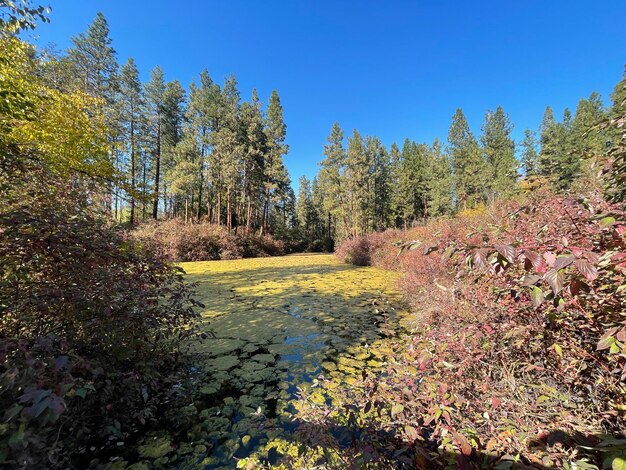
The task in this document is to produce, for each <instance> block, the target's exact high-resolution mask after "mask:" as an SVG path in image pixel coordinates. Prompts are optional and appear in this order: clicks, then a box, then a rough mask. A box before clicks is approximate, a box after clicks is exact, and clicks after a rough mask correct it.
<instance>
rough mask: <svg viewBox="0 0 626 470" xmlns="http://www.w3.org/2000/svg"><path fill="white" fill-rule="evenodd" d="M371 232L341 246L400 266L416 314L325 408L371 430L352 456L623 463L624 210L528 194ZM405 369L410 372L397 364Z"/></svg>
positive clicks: (422, 462)
mask: <svg viewBox="0 0 626 470" xmlns="http://www.w3.org/2000/svg"><path fill="white" fill-rule="evenodd" d="M380 236H381V237H383V238H384V240H385V241H384V243H382V244H379V245H378V248H375V249H373V248H372V246H373V245H374V242H373V241H372V240H375V239H376V238H377V237H378V236H371V235H370V236H367V237H364V238H365V240H363V239H361V240H359V239H357V240H350V241H348V242H346V243H344V245H346V246H343V247H341V248H340V249H339V250H338V252H339V253H340V254H342V253H343V256H344V257H346V258H349V257H350V256H352V254H353V253H356V254H357V255H358V257H359V260H363V259H369V260H371V262H372V263H373V264H375V265H379V266H383V267H387V268H395V269H399V270H401V271H402V272H403V274H404V275H403V279H402V280H401V283H400V287H401V289H402V291H403V293H404V295H405V298H406V299H407V300H408V301H409V302H410V303H411V305H412V307H413V310H414V311H415V312H416V322H415V324H414V325H413V327H414V331H413V334H412V336H410V337H409V338H407V339H406V340H402V341H400V340H398V341H396V344H395V345H392V349H393V350H394V351H396V352H397V353H396V355H395V356H394V358H395V361H393V362H392V363H391V364H390V365H389V370H388V371H387V372H386V374H384V375H382V376H381V375H376V376H372V377H367V378H366V377H365V376H364V380H363V381H362V382H361V383H360V384H358V386H357V387H353V388H351V389H345V390H343V389H342V390H339V391H336V392H332V393H333V394H334V395H335V397H336V400H335V401H334V402H333V407H334V409H342V406H343V405H345V406H346V410H348V409H349V410H352V411H351V412H353V413H354V414H355V417H354V418H352V419H356V420H357V421H358V422H360V423H361V425H360V427H361V428H366V429H373V430H377V431H376V432H375V433H374V434H375V435H374V436H370V437H371V439H370V438H367V439H366V437H365V434H358V433H359V430H358V429H357V430H356V431H355V433H356V434H357V435H359V436H360V437H359V440H360V442H359V443H358V444H357V445H356V447H357V449H356V450H357V453H356V455H357V457H355V458H361V457H360V456H364V455H365V457H364V458H366V459H367V458H372V453H373V454H374V455H376V453H379V454H380V455H383V454H384V452H385V450H389V449H396V451H397V453H396V454H395V457H394V458H397V459H399V461H400V462H402V461H403V460H402V459H405V460H404V461H408V462H413V463H416V462H418V463H419V464H418V466H421V467H426V468H429V467H433V468H434V467H443V466H445V465H446V464H452V463H453V462H454V465H457V466H460V467H461V468H466V467H467V466H468V464H469V462H473V463H474V464H478V463H479V462H481V461H482V462H489V464H490V465H496V464H498V462H499V461H500V467H501V468H509V467H508V466H510V465H513V461H514V460H515V459H521V460H522V461H524V462H526V463H529V464H534V465H541V466H548V467H552V466H554V467H565V466H568V465H569V466H570V467H572V468H573V467H576V466H579V467H583V466H585V465H587V467H584V468H597V467H589V466H588V465H590V464H591V463H594V464H596V465H598V466H601V465H602V461H603V460H604V462H605V463H607V462H608V465H609V466H610V463H611V462H612V461H615V462H618V461H619V456H620V455H622V454H623V448H624V441H619V440H615V439H611V438H608V437H606V436H611V435H612V436H620V435H623V434H624V431H625V428H624V426H623V414H624V410H625V409H626V403H625V402H624V396H626V388H625V386H624V383H625V382H624V381H625V379H626V349H625V348H626V320H625V318H624V316H623V308H624V305H626V290H624V285H625V283H626V213H624V211H622V210H621V209H620V207H618V206H616V205H612V204H610V203H607V202H606V201H604V200H602V198H600V197H596V196H594V195H590V196H589V197H588V199H573V198H559V197H555V196H553V195H550V194H548V193H546V192H538V193H534V194H532V195H531V196H530V197H529V198H528V200H526V201H523V202H508V203H500V204H499V206H498V207H489V208H487V209H486V210H485V211H484V212H479V213H475V214H469V215H467V216H464V217H459V218H455V219H449V220H439V221H434V222H433V223H431V224H429V225H428V226H426V227H420V228H416V229H413V230H411V231H409V232H407V233H387V234H382V235H380ZM398 251H400V253H398ZM391 260H395V262H392V261H391ZM411 368H412V369H413V370H414V371H415V373H417V374H418V379H417V380H416V376H415V374H408V375H402V374H400V373H398V371H399V370H409V369H411ZM370 410H371V411H370ZM555 410H562V412H558V413H557V412H555ZM328 413H329V410H328V409H322V410H320V413H317V416H318V418H319V419H321V418H320V417H323V416H329V414H328ZM346 413H348V411H346ZM332 416H333V419H335V420H337V422H341V420H342V419H346V418H345V415H344V414H339V415H332ZM581 445H582V447H581ZM372 449H374V450H372ZM352 450H353V451H354V449H352ZM387 455H388V454H387ZM515 456H517V457H515ZM450 459H452V460H450ZM352 461H354V460H352Z"/></svg>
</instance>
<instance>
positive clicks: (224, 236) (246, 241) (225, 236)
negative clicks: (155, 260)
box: [132, 219, 285, 261]
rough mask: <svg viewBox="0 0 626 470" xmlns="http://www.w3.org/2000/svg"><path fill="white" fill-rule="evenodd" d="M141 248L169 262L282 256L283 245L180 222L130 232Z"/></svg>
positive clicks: (212, 226) (152, 224) (219, 227)
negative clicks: (143, 246)
mask: <svg viewBox="0 0 626 470" xmlns="http://www.w3.org/2000/svg"><path fill="white" fill-rule="evenodd" d="M132 234H133V237H134V238H135V239H137V240H139V241H140V242H141V243H142V244H144V245H145V246H147V247H150V248H151V249H153V250H155V251H157V252H158V253H160V254H161V255H162V256H165V257H166V258H167V259H168V260H170V261H211V260H220V259H239V258H254V257H259V256H278V255H282V254H284V250H285V249H284V244H283V242H282V241H279V240H275V239H274V238H272V237H270V236H267V235H263V236H261V235H256V234H254V233H248V232H246V231H245V229H243V228H242V229H240V230H239V231H238V232H237V233H235V232H232V233H230V234H229V233H228V230H227V229H226V227H224V226H223V225H215V224H210V223H207V222H202V223H196V224H186V223H185V222H184V221H182V220H181V219H171V220H165V221H160V222H155V221H151V222H146V223H144V224H142V225H140V226H139V227H137V228H136V229H135V230H133V232H132Z"/></svg>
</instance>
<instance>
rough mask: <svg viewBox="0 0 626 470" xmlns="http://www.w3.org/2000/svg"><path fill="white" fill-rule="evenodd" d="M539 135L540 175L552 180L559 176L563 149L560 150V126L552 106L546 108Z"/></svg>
mask: <svg viewBox="0 0 626 470" xmlns="http://www.w3.org/2000/svg"><path fill="white" fill-rule="evenodd" d="M539 133H540V138H539V143H540V144H541V150H540V151H539V160H538V169H539V174H540V175H541V176H545V177H548V178H551V177H554V175H557V174H558V167H559V159H560V154H561V152H562V149H561V148H560V138H559V134H560V130H559V124H558V123H557V122H556V119H555V118H554V112H553V111H552V108H551V107H550V106H548V107H546V110H545V112H544V113H543V119H542V120H541V126H540V127H539Z"/></svg>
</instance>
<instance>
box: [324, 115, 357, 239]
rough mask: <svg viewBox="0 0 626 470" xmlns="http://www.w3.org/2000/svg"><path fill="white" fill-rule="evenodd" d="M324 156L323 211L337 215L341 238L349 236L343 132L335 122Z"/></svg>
mask: <svg viewBox="0 0 626 470" xmlns="http://www.w3.org/2000/svg"><path fill="white" fill-rule="evenodd" d="M324 156H325V157H326V158H325V159H324V160H323V161H322V162H321V163H320V166H321V170H320V183H321V184H322V185H323V187H324V191H326V192H327V195H328V197H325V198H324V209H325V210H326V211H327V212H329V213H331V214H332V215H337V214H339V215H340V216H341V220H342V224H343V236H344V237H347V236H349V235H350V228H349V225H348V217H347V213H346V210H347V208H346V204H345V199H346V198H345V184H344V177H343V176H344V171H345V166H346V158H347V155H346V151H345V149H344V147H343V130H342V129H341V127H339V123H337V122H335V123H334V124H333V127H332V129H331V132H330V135H329V136H328V139H327V144H326V145H325V146H324Z"/></svg>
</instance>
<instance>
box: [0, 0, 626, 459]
mask: <svg viewBox="0 0 626 470" xmlns="http://www.w3.org/2000/svg"><path fill="white" fill-rule="evenodd" d="M48 13H49V10H48V9H46V8H44V7H40V6H38V5H34V4H33V3H32V2H30V1H20V2H13V1H5V0H0V194H1V195H2V196H1V197H0V466H6V467H7V468H18V469H22V468H23V469H27V468H53V469H56V468H94V469H110V470H124V469H128V470H144V469H146V470H147V469H151V468H155V469H159V468H172V467H179V468H215V469H218V468H233V467H235V466H237V467H238V468H246V469H256V468H279V469H280V468H283V469H290V468H321V469H324V468H327V469H331V468H332V469H334V468H372V469H375V468H376V469H378V468H381V469H386V468H388V469H395V468H424V469H427V468H457V469H479V468H495V469H509V468H520V469H525V468H538V469H544V468H545V469H549V468H565V469H568V470H575V469H594V470H600V469H611V470H623V469H624V468H626V435H625V434H626V426H625V425H624V423H625V422H626V401H625V400H626V316H625V308H626V206H625V204H626V74H625V75H624V76H623V77H622V78H621V80H620V81H619V82H618V83H617V85H616V86H615V89H614V91H613V93H612V94H611V99H610V103H608V104H605V103H604V102H603V100H602V98H601V97H600V95H599V94H597V93H591V94H590V95H589V97H588V98H583V99H581V100H580V101H579V102H578V104H577V106H576V110H575V112H573V113H572V112H570V111H569V109H566V110H565V112H564V115H563V117H562V119H561V120H557V119H556V118H555V116H554V112H553V110H552V109H551V108H550V107H547V108H546V111H545V113H544V116H543V120H542V123H541V126H540V129H538V132H537V133H535V132H533V131H531V130H526V132H525V133H524V134H525V138H524V140H523V142H521V143H516V142H515V141H514V140H513V137H512V133H511V132H512V126H513V124H512V123H511V120H510V118H509V116H508V114H507V113H506V112H505V111H504V109H503V108H502V107H500V106H498V107H497V108H496V109H495V110H489V111H488V112H487V113H486V115H485V120H484V123H483V126H482V128H481V135H480V136H475V135H474V134H473V133H472V130H471V129H470V126H469V124H468V122H467V119H466V117H465V115H464V113H463V111H462V110H461V109H458V110H457V111H456V112H455V113H454V116H453V118H452V123H451V125H450V129H449V133H448V136H447V139H446V141H443V140H437V139H436V140H435V141H434V142H433V143H432V144H427V143H418V142H414V141H412V140H411V139H406V140H405V141H404V143H403V145H402V146H401V147H400V146H398V145H396V144H395V143H394V144H392V145H391V146H390V147H389V148H387V147H385V145H383V143H382V141H381V140H380V139H379V138H377V137H375V136H362V135H361V134H360V133H359V132H358V130H356V129H355V130H354V131H353V132H352V133H351V135H350V136H349V137H348V138H347V139H346V138H344V132H343V130H342V128H341V127H340V125H339V124H338V123H335V124H334V125H333V126H332V129H331V133H330V135H329V136H328V139H327V142H326V144H325V146H324V149H323V153H324V158H323V160H322V161H321V162H320V171H319V174H318V175H317V176H315V177H314V178H312V179H311V180H309V179H308V178H307V177H304V176H303V177H302V178H301V179H300V181H299V189H298V194H297V195H296V194H295V192H294V190H293V189H292V186H291V179H290V176H289V173H288V171H287V169H286V167H285V165H284V162H283V158H284V156H285V155H286V154H287V152H288V151H289V147H288V145H287V144H286V132H287V126H286V124H285V122H284V119H283V107H282V104H281V101H280V97H279V95H278V92H277V91H273V92H272V93H271V94H270V96H269V97H268V100H267V103H264V102H262V101H261V98H260V97H259V95H258V94H257V93H256V91H253V92H252V95H251V97H250V99H249V100H248V101H246V100H242V98H241V94H240V91H239V89H238V84H237V80H236V79H235V77H234V76H230V77H228V78H226V79H225V80H224V82H223V83H222V84H219V83H217V82H215V81H214V80H213V79H212V78H211V77H210V75H209V74H208V72H206V71H203V72H202V73H201V74H200V75H199V76H198V77H197V79H196V80H195V81H194V82H193V83H192V84H191V85H190V86H189V87H188V88H187V89H184V88H183V87H182V86H181V84H180V83H179V82H178V81H176V80H173V81H166V80H165V78H164V72H163V70H161V69H160V68H159V67H158V66H157V67H155V68H154V69H153V71H152V73H151V76H150V80H149V81H148V82H147V83H142V82H141V80H140V78H139V72H138V68H137V65H136V64H135V62H134V60H133V59H132V58H131V59H129V60H128V61H127V62H126V63H125V64H123V65H122V66H121V67H120V64H118V61H117V53H116V51H115V49H114V48H113V41H112V39H111V37H110V34H109V33H110V32H109V27H108V23H107V20H106V18H105V17H104V15H102V14H101V13H98V14H97V16H96V18H95V19H94V21H93V23H92V24H91V25H90V26H89V27H88V28H87V30H86V31H85V32H84V33H81V34H79V35H77V36H75V37H74V38H72V45H71V46H70V47H69V48H68V49H67V50H65V51H53V50H51V49H38V48H37V47H36V46H35V45H34V44H31V43H29V42H28V40H27V39H25V37H26V35H25V32H27V31H30V30H32V29H34V28H35V27H36V26H37V25H38V23H45V22H48ZM303 251H307V252H327V253H332V252H334V256H335V257H334V258H333V256H332V255H330V254H300V255H298V256H283V255H285V254H290V253H301V252H303ZM244 258H245V259H244ZM209 260H215V261H211V262H209ZM219 260H229V261H219ZM185 270H186V271H187V272H186V273H185ZM394 282H396V283H397V284H395V285H394Z"/></svg>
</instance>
